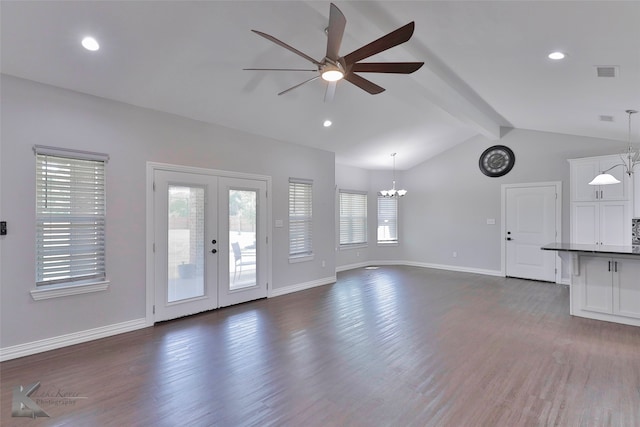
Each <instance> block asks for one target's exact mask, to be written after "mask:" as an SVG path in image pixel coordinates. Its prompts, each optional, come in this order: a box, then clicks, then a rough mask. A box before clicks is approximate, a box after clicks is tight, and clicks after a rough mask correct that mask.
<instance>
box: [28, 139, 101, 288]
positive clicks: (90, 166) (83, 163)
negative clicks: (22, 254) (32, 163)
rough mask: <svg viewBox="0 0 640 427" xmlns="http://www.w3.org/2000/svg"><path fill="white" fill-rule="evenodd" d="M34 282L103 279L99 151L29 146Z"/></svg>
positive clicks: (97, 280)
mask: <svg viewBox="0 0 640 427" xmlns="http://www.w3.org/2000/svg"><path fill="white" fill-rule="evenodd" d="M34 150H35V153H36V285H37V286H41V285H52V284H61V283H67V284H71V283H88V282H99V281H104V280H105V277H106V270H105V219H106V218H105V216H106V206H105V202H106V200H105V199H106V197H105V162H106V161H107V159H108V156H107V155H105V154H98V153H88V152H82V151H73V150H65V149H57V148H51V147H43V146H35V147H34Z"/></svg>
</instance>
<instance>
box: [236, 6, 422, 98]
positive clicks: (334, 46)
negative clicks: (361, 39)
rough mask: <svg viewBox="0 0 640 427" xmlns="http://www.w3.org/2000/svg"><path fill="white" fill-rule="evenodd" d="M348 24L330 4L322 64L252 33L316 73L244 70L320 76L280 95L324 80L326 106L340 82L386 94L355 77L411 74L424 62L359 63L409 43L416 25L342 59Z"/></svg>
mask: <svg viewBox="0 0 640 427" xmlns="http://www.w3.org/2000/svg"><path fill="white" fill-rule="evenodd" d="M346 24H347V20H346V18H345V17H344V15H343V14H342V12H341V11H340V9H338V7H337V6H336V5H335V4H333V3H331V6H330V9H329V26H328V27H327V29H326V33H327V53H326V56H325V57H324V58H323V59H322V60H321V61H316V60H315V59H313V58H312V57H310V56H309V55H306V54H305V53H303V52H300V51H299V50H298V49H296V48H294V47H291V46H289V45H288V44H286V43H284V42H283V41H281V40H278V39H277V38H275V37H273V36H271V35H269V34H266V33H263V32H261V31H257V30H251V31H253V32H254V33H256V34H258V35H259V36H262V37H264V38H265V39H267V40H270V41H272V42H273V43H275V44H277V45H278V46H281V47H283V48H285V49H287V50H289V51H291V52H293V53H295V54H296V55H298V56H301V57H303V58H304V59H306V60H307V61H309V62H311V63H312V64H314V65H315V66H316V68H315V69H298V68H245V70H257V71H314V72H318V73H319V74H318V75H316V76H315V77H312V78H310V79H308V80H305V81H303V82H302V83H299V84H297V85H295V86H293V87H290V88H289V89H286V90H284V91H282V92H280V93H278V95H283V94H285V93H287V92H289V91H292V90H293V89H296V88H298V87H300V86H302V85H304V84H306V83H309V82H311V81H314V80H317V79H319V78H322V79H323V80H325V81H327V82H328V85H327V89H326V91H325V96H324V100H325V102H328V101H331V100H332V99H333V96H334V94H335V90H336V85H337V82H338V81H339V80H341V79H345V80H346V81H348V82H350V83H352V84H354V85H356V86H358V87H359V88H360V89H363V90H365V91H366V92H368V93H370V94H372V95H376V94H378V93H381V92H384V90H385V89H384V88H383V87H380V86H378V85H377V84H375V83H373V82H371V81H369V80H367V79H365V78H364V77H361V76H359V75H358V74H356V73H397V74H411V73H413V72H414V71H417V70H418V69H419V68H420V67H422V65H423V64H424V62H359V61H361V60H363V59H366V58H368V57H370V56H373V55H375V54H377V53H380V52H383V51H385V50H387V49H390V48H392V47H394V46H397V45H399V44H402V43H404V42H406V41H408V40H409V39H410V38H411V36H412V35H413V30H414V28H415V23H414V22H410V23H408V24H407V25H404V26H402V27H400V28H398V29H397V30H395V31H392V32H390V33H389V34H387V35H385V36H382V37H380V38H379V39H377V40H374V41H372V42H371V43H369V44H367V45H365V46H362V47H361V48H359V49H356V50H354V51H353V52H351V53H350V54H348V55H344V56H340V54H339V50H340V44H341V43H342V36H343V34H344V29H345V26H346Z"/></svg>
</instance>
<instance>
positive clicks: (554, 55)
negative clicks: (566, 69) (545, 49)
mask: <svg viewBox="0 0 640 427" xmlns="http://www.w3.org/2000/svg"><path fill="white" fill-rule="evenodd" d="M565 56H566V55H565V54H564V53H562V52H551V53H550V54H549V59H555V60H558V59H564V57H565Z"/></svg>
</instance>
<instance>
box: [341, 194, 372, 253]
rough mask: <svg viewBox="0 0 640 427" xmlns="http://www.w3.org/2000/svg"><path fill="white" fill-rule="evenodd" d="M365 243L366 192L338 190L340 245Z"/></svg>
mask: <svg viewBox="0 0 640 427" xmlns="http://www.w3.org/2000/svg"><path fill="white" fill-rule="evenodd" d="M366 244H367V193H365V192H361V191H347V190H340V246H349V245H366Z"/></svg>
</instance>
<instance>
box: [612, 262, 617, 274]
mask: <svg viewBox="0 0 640 427" xmlns="http://www.w3.org/2000/svg"><path fill="white" fill-rule="evenodd" d="M613 271H614V272H616V273H617V272H618V261H613Z"/></svg>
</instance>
